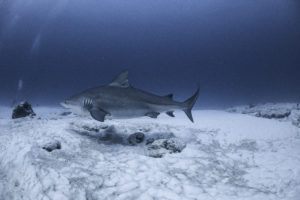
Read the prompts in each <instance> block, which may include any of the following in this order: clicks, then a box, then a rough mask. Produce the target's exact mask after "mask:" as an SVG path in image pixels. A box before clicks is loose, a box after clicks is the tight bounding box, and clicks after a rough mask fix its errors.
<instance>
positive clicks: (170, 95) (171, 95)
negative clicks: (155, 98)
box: [164, 93, 173, 99]
mask: <svg viewBox="0 0 300 200" xmlns="http://www.w3.org/2000/svg"><path fill="white" fill-rule="evenodd" d="M164 97H167V98H169V99H173V94H172V93H171V94H168V95H166V96H164Z"/></svg>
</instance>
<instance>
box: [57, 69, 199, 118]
mask: <svg viewBox="0 0 300 200" xmlns="http://www.w3.org/2000/svg"><path fill="white" fill-rule="evenodd" d="M198 95H199V89H198V90H197V91H196V93H195V94H194V95H193V96H192V97H191V98H189V99H188V100H186V101H185V102H177V101H174V100H173V99H172V97H173V95H172V94H169V95H167V96H157V95H154V94H151V93H148V92H145V91H142V90H140V89H136V88H134V87H132V86H131V85H130V84H129V82H128V71H124V72H122V73H121V74H120V75H119V76H117V77H116V78H115V79H114V80H113V81H112V83H110V84H109V85H104V86H100V87H96V88H91V89H88V90H85V91H83V92H81V93H79V94H75V95H73V96H71V97H70V98H68V99H66V100H65V101H64V102H62V103H61V104H62V105H63V106H64V107H66V108H69V109H71V111H72V112H74V113H77V114H80V115H91V116H92V117H93V118H94V119H96V120H98V121H102V122H103V121H104V120H105V119H107V118H113V119H116V118H125V119H126V118H135V117H143V116H148V117H152V118H157V116H158V115H159V114H160V113H163V112H165V113H166V114H167V115H169V116H170V117H174V114H173V111H175V110H183V111H184V112H185V113H186V114H187V116H188V117H189V119H190V120H191V121H192V122H193V117H192V114H191V109H192V107H193V105H194V104H195V102H196V100H197V97H198Z"/></svg>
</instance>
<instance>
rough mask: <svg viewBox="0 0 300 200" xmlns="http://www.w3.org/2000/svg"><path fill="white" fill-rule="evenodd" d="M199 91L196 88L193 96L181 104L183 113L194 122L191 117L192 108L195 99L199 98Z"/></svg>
mask: <svg viewBox="0 0 300 200" xmlns="http://www.w3.org/2000/svg"><path fill="white" fill-rule="evenodd" d="M199 92H200V89H199V88H198V89H197V91H196V92H195V94H194V95H193V96H191V97H190V98H189V99H187V100H185V101H184V102H183V109H182V110H183V111H184V112H185V114H186V115H187V116H188V118H189V119H190V120H191V121H192V122H194V119H193V115H192V108H193V106H194V105H195V103H196V101H197V98H198V96H199Z"/></svg>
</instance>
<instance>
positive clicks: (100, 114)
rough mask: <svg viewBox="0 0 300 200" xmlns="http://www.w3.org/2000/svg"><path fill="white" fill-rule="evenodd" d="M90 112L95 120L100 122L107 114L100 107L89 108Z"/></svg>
mask: <svg viewBox="0 0 300 200" xmlns="http://www.w3.org/2000/svg"><path fill="white" fill-rule="evenodd" d="M90 113H91V116H92V117H93V118H94V119H95V120H97V121H100V122H104V119H105V116H106V115H108V113H107V112H106V111H104V110H102V109H101V108H91V109H90Z"/></svg>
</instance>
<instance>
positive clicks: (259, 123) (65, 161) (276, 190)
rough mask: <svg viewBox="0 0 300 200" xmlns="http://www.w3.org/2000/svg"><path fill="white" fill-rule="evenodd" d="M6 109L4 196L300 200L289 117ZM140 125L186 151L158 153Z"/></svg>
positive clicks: (0, 119)
mask: <svg viewBox="0 0 300 200" xmlns="http://www.w3.org/2000/svg"><path fill="white" fill-rule="evenodd" d="M0 109H1V112H0V199H1V200H19V199H24V200H50V199H53V200H64V199H74V200H75V199H76V200H81V199H88V200H96V199H109V200H111V199H159V200H163V199H170V200H176V199H205V200H210V199H214V200H215V199H219V200H227V199H228V200H235V199H251V200H256V199H260V200H267V199H272V200H277V199H278V200H279V199H280V200H290V199H292V200H299V199H300V129H299V128H297V127H296V126H294V125H292V123H291V122H290V121H288V120H286V121H278V120H274V119H264V118H258V117H255V116H249V115H243V114H238V113H229V112H226V111H217V110H196V111H193V116H194V119H195V123H194V124H193V123H191V122H190V121H189V120H188V118H187V117H186V116H185V114H184V113H182V112H176V113H175V115H176V117H175V118H171V117H169V116H166V115H165V114H162V115H160V116H159V117H158V119H150V118H147V117H144V118H139V119H130V120H107V121H105V122H104V123H101V122H97V121H95V120H93V119H92V118H87V117H79V116H75V115H67V116H62V115H60V114H61V113H62V112H63V110H62V108H55V107H38V108H34V110H35V112H36V113H37V116H36V117H34V118H23V119H16V120H12V119H11V108H7V107H0ZM95 130H99V132H97V131H95ZM139 131H140V132H143V133H144V134H145V136H146V139H147V138H148V139H149V138H154V139H156V138H170V137H175V138H177V139H178V140H180V141H182V142H184V143H185V144H186V148H184V149H183V151H182V152H180V153H172V154H165V155H164V156H163V157H162V158H153V157H150V156H149V150H148V149H147V146H148V145H146V144H145V142H143V143H140V144H137V145H134V146H132V145H129V144H128V142H127V138H128V136H129V135H130V134H132V133H135V132H139ZM55 142H60V144H61V149H57V150H53V151H52V152H48V151H46V150H44V149H43V148H42V147H44V146H45V145H47V144H51V143H55Z"/></svg>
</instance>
